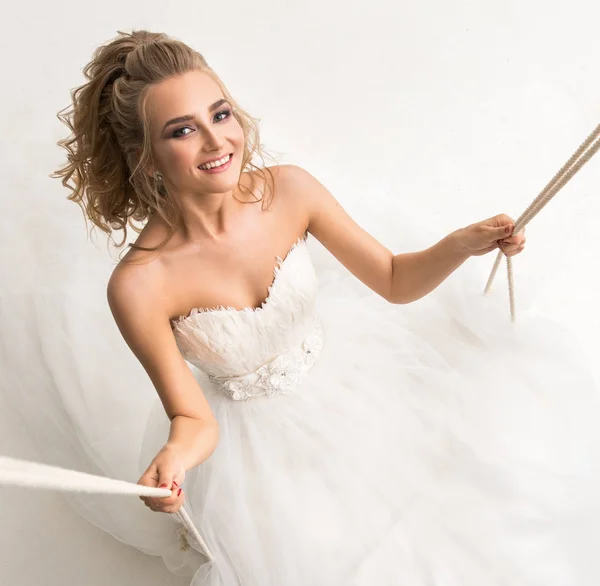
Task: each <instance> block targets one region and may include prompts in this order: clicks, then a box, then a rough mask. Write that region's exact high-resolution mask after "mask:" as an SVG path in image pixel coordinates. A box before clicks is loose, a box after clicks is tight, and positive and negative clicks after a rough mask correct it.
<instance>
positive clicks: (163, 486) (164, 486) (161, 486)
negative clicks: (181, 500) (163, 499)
mask: <svg viewBox="0 0 600 586" xmlns="http://www.w3.org/2000/svg"><path fill="white" fill-rule="evenodd" d="M158 488H167V485H166V484H161V485H160V486H159V487H158Z"/></svg>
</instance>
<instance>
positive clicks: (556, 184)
mask: <svg viewBox="0 0 600 586" xmlns="http://www.w3.org/2000/svg"><path fill="white" fill-rule="evenodd" d="M598 137H600V125H598V126H597V127H596V129H595V130H594V131H593V132H592V133H591V134H590V135H589V136H588V137H587V138H586V139H585V140H584V141H583V143H582V144H581V146H580V147H579V148H578V149H577V150H576V151H575V153H574V154H573V155H572V156H571V158H570V159H569V160H568V161H567V162H566V163H565V164H564V165H563V166H562V168H561V169H560V170H559V171H558V173H556V175H554V177H552V179H551V180H550V182H549V183H548V184H547V185H546V187H544V189H543V190H542V191H541V192H540V193H539V195H538V196H537V197H536V198H535V199H534V200H533V201H532V202H531V203H530V204H529V206H528V207H527V209H526V210H525V211H524V212H523V213H522V214H521V216H520V217H519V219H518V220H517V221H516V222H515V227H514V230H513V232H512V234H511V236H514V235H515V234H518V233H519V232H521V230H522V229H523V228H525V226H526V225H527V224H528V223H529V222H530V221H531V220H532V219H533V218H534V217H535V216H536V215H537V214H538V213H539V212H540V211H541V209H542V208H543V207H544V206H545V205H546V204H547V203H548V202H549V201H550V200H551V199H552V198H553V197H554V196H555V195H556V194H557V193H558V192H559V191H560V190H561V189H562V188H563V187H564V186H565V185H566V184H567V183H568V182H569V181H570V179H571V178H572V177H573V175H575V173H577V171H579V169H581V167H583V165H585V164H586V163H587V162H588V161H589V160H590V159H591V158H592V156H593V155H594V154H595V153H596V152H597V151H598V149H600V140H596V142H594V140H595V139H596V138H598ZM590 145H591V146H590ZM588 147H590V148H589V150H588V151H587V152H585V154H583V156H581V155H582V153H583V152H584V151H585V149H587V148H588ZM580 156H581V159H579V160H578V161H577V162H575V161H576V159H578V157H580ZM503 254H504V253H503V252H502V251H501V250H500V251H498V255H497V256H496V260H495V261H494V266H493V267H492V271H491V273H490V276H489V278H488V281H487V283H486V285H485V289H484V293H489V291H490V290H491V287H492V283H493V281H494V277H495V276H496V273H497V272H498V267H499V266H500V260H501V259H502V255H503ZM506 270H507V274H508V296H509V301H510V315H511V319H512V321H513V322H514V321H515V319H516V312H515V290H514V278H513V270H512V258H511V257H509V256H507V257H506Z"/></svg>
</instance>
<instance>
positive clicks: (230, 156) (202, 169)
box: [198, 153, 233, 171]
mask: <svg viewBox="0 0 600 586" xmlns="http://www.w3.org/2000/svg"><path fill="white" fill-rule="evenodd" d="M225 156H228V157H229V159H227V161H225V163H221V164H220V165H217V166H215V167H203V165H198V169H200V170H201V171H212V170H214V169H220V168H221V167H225V166H226V165H228V164H229V163H230V162H231V159H233V153H229V154H228V155H225ZM222 159H223V158H221V159H218V160H222Z"/></svg>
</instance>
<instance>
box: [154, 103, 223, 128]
mask: <svg viewBox="0 0 600 586" xmlns="http://www.w3.org/2000/svg"><path fill="white" fill-rule="evenodd" d="M226 103H227V100H226V99H224V98H222V99H220V100H217V101H216V102H215V103H214V104H211V105H210V106H209V107H208V111H209V112H212V111H213V110H216V109H217V108H218V107H219V106H222V105H223V104H226ZM193 119H194V115H193V114H185V115H183V116H177V118H172V119H171V120H168V121H167V122H165V125H164V126H163V130H164V129H165V128H166V127H167V126H170V125H171V124H178V123H179V122H187V121H188V120H193Z"/></svg>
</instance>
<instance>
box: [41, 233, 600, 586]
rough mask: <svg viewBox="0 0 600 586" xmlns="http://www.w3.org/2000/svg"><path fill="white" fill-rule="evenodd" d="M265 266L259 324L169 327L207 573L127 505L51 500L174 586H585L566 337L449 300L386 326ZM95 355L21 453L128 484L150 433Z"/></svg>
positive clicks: (308, 281) (302, 260)
mask: <svg viewBox="0 0 600 586" xmlns="http://www.w3.org/2000/svg"><path fill="white" fill-rule="evenodd" d="M276 260H277V264H276V266H275V272H274V280H273V282H272V285H271V286H270V288H269V290H268V297H267V298H266V299H265V301H264V302H263V303H262V305H261V306H260V307H259V308H248V309H242V310H238V309H234V308H230V307H217V308H214V309H193V310H192V311H191V312H190V313H189V315H186V316H181V317H180V318H179V319H176V320H173V322H172V327H173V334H174V336H175V339H176V342H177V346H178V348H179V350H180V351H181V353H182V355H183V357H184V358H185V359H186V361H187V362H188V363H189V366H190V368H191V369H192V371H193V373H194V376H195V377H196V378H197V381H198V383H199V385H200V388H201V389H202V391H203V392H204V393H205V395H206V397H207V399H208V401H209V403H210V406H211V408H212V410H213V412H214V414H215V417H216V419H217V420H218V422H219V426H220V440H219V443H218V446H217V448H216V450H215V452H214V453H213V455H212V456H211V457H210V458H209V459H208V460H207V461H206V462H205V463H203V464H202V465H200V466H198V467H196V468H193V469H191V470H189V471H188V472H187V475H186V478H185V482H184V490H185V494H186V501H185V507H186V510H187V512H188V513H189V515H190V517H191V519H192V521H193V522H194V524H195V526H196V527H197V529H198V531H199V533H200V534H201V535H202V537H203V539H204V540H205V542H206V544H207V546H208V548H209V549H210V551H211V552H212V554H213V556H214V559H213V560H210V561H209V560H208V559H206V558H205V557H204V556H203V555H202V554H201V553H200V551H198V550H199V549H200V548H199V547H198V544H197V543H194V539H193V537H192V536H191V535H189V534H187V533H186V532H185V531H182V527H181V525H180V524H179V523H178V522H177V520H176V518H175V516H174V515H166V514H161V513H156V512H152V511H150V510H149V509H147V508H146V507H144V506H143V504H142V503H140V502H139V500H138V499H132V498H131V497H115V496H112V497H111V496H106V495H95V496H93V495H85V494H81V495H79V494H72V493H71V494H65V498H67V499H68V500H69V502H70V503H71V504H72V505H73V506H74V507H75V508H76V509H77V510H78V511H79V512H80V513H81V514H82V515H84V516H85V517H86V518H88V519H89V520H90V521H92V522H93V523H94V524H95V525H97V526H99V527H101V528H102V529H104V530H105V531H108V532H110V533H111V534H112V535H114V536H115V537H116V538H117V539H119V540H120V541H123V542H124V543H128V544H130V545H133V546H135V547H137V548H139V549H140V550H142V551H145V552H146V553H149V554H152V555H159V556H162V557H163V559H164V561H165V563H166V564H167V566H168V567H169V568H170V570H171V571H172V572H174V573H176V574H179V575H185V576H189V577H190V582H191V584H192V585H193V586H484V585H485V586H509V585H510V586H575V585H577V586H581V585H582V584H592V583H595V582H597V579H598V576H592V575H590V574H589V571H590V566H589V565H586V564H588V561H589V559H591V557H593V556H592V555H591V554H590V556H586V555H584V553H582V552H585V551H591V550H590V547H593V545H591V544H593V543H597V542H598V540H599V538H600V529H598V521H599V520H600V511H599V504H600V490H599V489H600V483H599V479H600V465H599V464H600V458H599V455H600V432H599V431H598V421H600V408H599V406H598V389H597V388H595V386H594V384H593V380H592V378H591V376H590V373H589V372H588V371H587V369H586V368H585V365H583V364H582V363H581V361H579V360H578V359H577V352H576V351H575V350H574V349H573V348H572V346H571V345H570V343H571V342H570V340H569V338H568V336H567V337H565V335H564V332H562V331H561V330H560V329H556V327H555V324H554V323H553V322H551V321H549V320H543V319H540V318H537V319H530V320H528V321H524V322H523V323H521V324H519V326H518V327H515V326H514V324H511V323H510V319H509V318H508V308H507V306H506V304H505V302H504V300H503V302H502V303H497V305H496V306H493V307H492V306H491V305H490V303H491V302H486V301H485V300H484V299H483V298H480V297H477V303H473V300H472V299H473V298H470V297H469V292H468V291H467V292H463V291H461V292H460V293H458V289H456V290H453V289H452V287H450V286H448V287H446V288H444V289H443V291H444V293H443V295H442V294H440V293H439V292H438V291H436V292H434V293H433V294H431V295H429V296H427V298H425V299H423V300H422V301H419V302H416V303H413V304H409V305H392V304H389V303H387V302H385V301H384V300H382V299H380V298H378V297H376V296H374V295H373V294H372V292H368V291H365V290H364V288H362V289H361V288H360V287H359V286H356V284H355V281H353V277H351V276H350V277H349V278H346V277H342V276H341V275H342V272H333V271H331V272H329V273H327V277H326V278H323V279H322V281H320V280H319V279H318V278H317V271H316V270H315V265H314V263H313V261H312V257H311V252H310V250H309V245H308V243H307V241H306V240H305V239H304V238H300V239H299V240H298V241H297V242H296V243H295V244H294V245H293V247H292V248H291V249H290V250H289V252H288V253H287V255H286V256H285V257H284V258H278V259H276ZM324 274H325V273H324ZM481 285H482V283H480V282H478V283H477V284H476V285H475V287H477V288H478V289H479V288H481ZM440 290H442V288H440ZM469 299H471V301H469ZM480 302H481V303H480ZM57 325H58V324H57ZM63 325H64V324H63ZM67 326H68V327H67ZM67 326H65V327H66V329H69V328H70V330H71V334H72V336H73V337H74V342H73V344H75V343H76V341H77V339H80V340H83V341H84V342H85V340H86V333H85V329H83V330H82V331H79V330H77V327H76V326H75V325H74V322H72V321H71V322H68V324H67ZM84 345H85V344H84ZM98 348H99V346H98V344H97V343H96V344H95V345H93V346H92V349H93V350H94V352H93V353H92V355H91V356H90V355H89V353H88V354H86V357H87V358H86V359H87V362H86V364H87V365H88V366H89V365H90V363H91V362H90V361H91V360H92V359H94V358H97V362H98V369H97V370H96V371H95V373H96V376H97V377H100V378H96V379H95V381H94V383H93V384H95V385H96V386H95V388H96V389H97V390H98V393H95V394H92V393H90V392H87V394H84V395H82V396H80V397H79V398H78V399H77V401H79V403H77V409H78V410H77V413H78V418H77V422H78V424H75V425H73V423H72V422H71V421H70V420H69V419H68V417H66V416H65V417H62V416H61V417H58V416H56V417H55V419H54V422H55V424H54V425H53V426H52V429H45V430H44V431H42V432H40V434H41V435H40V436H39V438H38V439H39V440H40V443H41V444H42V443H44V441H45V442H46V443H47V444H48V445H52V446H53V447H54V450H55V451H54V452H53V454H54V455H55V456H57V457H55V458H53V461H54V462H55V463H58V464H62V465H66V466H68V467H70V468H77V469H86V470H87V471H89V472H93V473H104V474H108V475H110V476H112V477H119V478H124V479H129V480H132V481H136V480H137V478H138V477H139V475H141V473H142V472H143V471H144V470H145V468H146V467H147V466H148V465H149V463H150V461H151V460H152V458H153V457H154V456H155V454H156V452H157V451H158V450H159V449H160V448H161V447H162V446H163V445H164V442H165V441H166V438H167V435H168V430H169V421H168V418H167V416H166V414H165V412H164V409H163V407H162V404H161V403H160V401H159V400H158V398H157V397H156V394H155V393H154V394H153V393H152V389H151V387H150V388H149V385H148V384H147V381H146V382H144V383H143V384H144V385H145V387H144V392H140V391H139V386H138V383H139V384H142V382H141V381H142V380H143V376H140V378H139V379H136V378H135V376H138V375H139V370H140V369H139V367H138V366H135V367H133V366H132V365H131V364H129V366H128V368H129V369H130V370H131V369H133V368H135V369H137V370H136V373H137V374H136V375H135V376H133V375H131V376H130V377H129V378H128V379H127V384H128V386H127V388H125V387H121V390H120V391H119V393H117V392H116V391H115V390H114V389H113V388H112V384H113V383H109V381H110V380H111V379H110V368H109V369H108V373H107V364H106V361H105V360H104V356H103V355H101V354H100V353H99V351H98ZM54 351H56V352H60V349H54ZM77 351H78V352H81V354H80V356H81V357H83V355H84V353H85V348H83V349H81V348H78V349H77ZM120 351H121V352H127V350H126V349H125V348H122V349H121V350H120ZM50 352H52V349H50ZM107 352H108V346H107ZM74 364H77V362H76V361H75V362H74ZM114 366H115V368H119V365H114ZM122 372H125V370H124V369H123V370H122ZM122 372H121V374H119V372H117V373H116V374H114V379H113V380H114V381H117V380H122ZM46 374H48V376H50V375H51V374H52V373H50V372H46ZM69 376H71V377H74V378H77V377H78V376H79V372H78V371H77V369H76V368H73V369H72V370H71V371H70V373H69ZM103 376H104V377H105V378H101V377H103ZM67 378H68V377H66V376H62V378H61V376H58V377H56V376H54V377H53V381H54V384H55V386H56V388H58V387H60V386H61V384H62V383H66V381H67ZM135 381H137V382H135ZM78 382H79V384H80V386H81V387H82V388H86V389H90V388H92V386H93V385H92V384H91V383H90V380H89V379H87V380H79V381H78ZM114 384H117V383H116V382H114ZM101 387H103V388H105V389H106V393H107V394H106V397H102V393H101V392H100V391H101ZM75 396H76V393H75V392H72V393H71V395H70V397H71V403H69V405H71V406H72V405H75V403H74V401H75V400H76V399H74V397H75ZM80 403H81V404H80ZM83 403H85V406H84V405H83ZM42 406H43V405H42ZM95 406H96V407H97V408H96V407H95ZM74 411H75V407H69V412H71V413H73V412H74ZM82 412H85V417H83V416H82V415H81V413H82ZM109 412H110V413H111V415H110V416H109V415H108V413H109ZM46 415H47V414H46ZM40 417H43V416H42V415H40ZM40 422H41V423H42V424H44V421H43V419H40ZM63 429H64V431H61V430H63ZM67 436H68V437H69V438H70V439H69V440H68V441H64V442H62V443H61V440H62V439H64V438H66V437H67ZM72 438H79V439H78V442H75V441H73V439H72ZM61 449H62V450H64V451H63V452H61V453H69V454H70V455H71V456H70V458H71V459H70V460H63V461H58V460H60V458H59V457H58V450H61ZM74 454H77V457H78V458H79V460H75V462H76V463H75V464H74ZM77 462H79V463H80V464H81V465H79V464H77ZM84 462H87V463H88V464H86V465H85V467H84ZM89 463H92V464H89Z"/></svg>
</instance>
